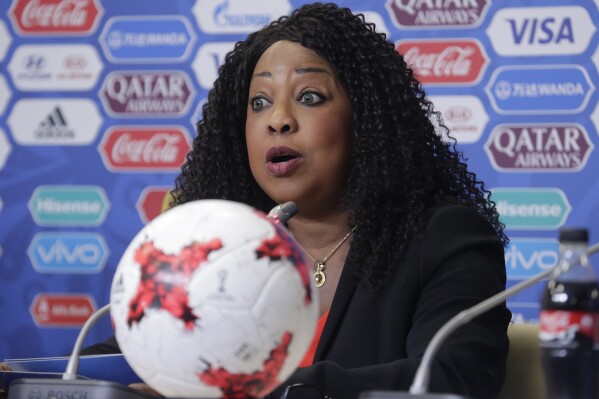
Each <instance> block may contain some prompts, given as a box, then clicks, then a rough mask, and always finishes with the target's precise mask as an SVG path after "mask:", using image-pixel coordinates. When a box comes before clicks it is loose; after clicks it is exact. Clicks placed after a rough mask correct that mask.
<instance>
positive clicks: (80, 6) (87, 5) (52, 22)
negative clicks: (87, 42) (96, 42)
mask: <svg viewBox="0 0 599 399" xmlns="http://www.w3.org/2000/svg"><path fill="white" fill-rule="evenodd" d="M102 11H103V10H102V7H101V6H100V5H99V3H98V2H97V0H16V1H15V2H14V3H13V5H12V7H11V10H10V12H9V15H10V18H11V20H12V22H13V25H14V27H15V29H16V30H17V31H18V32H19V33H21V34H25V35H48V34H71V35H89V34H91V33H92V32H93V31H94V30H95V28H96V25H97V23H98V21H99V19H100V16H101V14H102Z"/></svg>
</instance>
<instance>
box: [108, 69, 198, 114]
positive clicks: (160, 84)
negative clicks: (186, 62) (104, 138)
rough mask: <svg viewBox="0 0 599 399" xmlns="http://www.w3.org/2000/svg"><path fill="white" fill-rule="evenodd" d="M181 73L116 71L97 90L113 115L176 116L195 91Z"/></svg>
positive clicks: (187, 77) (184, 110) (184, 109)
mask: <svg viewBox="0 0 599 399" xmlns="http://www.w3.org/2000/svg"><path fill="white" fill-rule="evenodd" d="M192 90H193V85H192V84H191V81H190V79H189V76H187V74H186V73H184V72H180V71H130V72H127V71H119V72H113V73H111V74H109V75H108V76H107V77H106V79H105V80H104V85H103V87H102V89H101V90H100V97H101V99H102V102H103V104H104V107H105V109H106V111H107V112H108V113H109V114H111V115H113V116H140V115H144V116H156V117H171V116H172V117H177V116H181V115H184V114H185V113H187V110H188V108H189V106H190V103H191V100H192V99H193V96H194V92H193V91H192Z"/></svg>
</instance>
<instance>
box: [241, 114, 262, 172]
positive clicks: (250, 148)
mask: <svg viewBox="0 0 599 399" xmlns="http://www.w3.org/2000/svg"><path fill="white" fill-rule="evenodd" d="M245 145H246V148H247V153H248V159H249V161H250V168H251V170H252V173H254V172H255V170H254V168H255V167H256V166H257V163H258V162H259V158H260V157H261V155H260V154H261V153H262V152H261V140H259V138H258V135H257V134H256V131H255V126H254V123H252V121H251V120H250V119H247V120H246V123H245Z"/></svg>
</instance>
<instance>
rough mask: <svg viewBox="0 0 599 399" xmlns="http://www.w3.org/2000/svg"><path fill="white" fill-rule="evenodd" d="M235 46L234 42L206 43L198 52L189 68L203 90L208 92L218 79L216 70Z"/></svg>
mask: <svg viewBox="0 0 599 399" xmlns="http://www.w3.org/2000/svg"><path fill="white" fill-rule="evenodd" d="M234 46H235V42H219V43H206V44H204V45H203V46H202V47H200V50H199V51H198V55H197V56H196V58H195V59H194V60H193V63H192V64H191V68H192V69H193V71H194V72H195V74H196V78H197V79H198V82H199V83H200V86H202V88H203V89H205V90H210V89H211V88H212V85H213V84H214V81H215V80H216V78H217V77H218V68H219V67H220V66H221V65H222V64H223V63H224V62H225V56H226V55H227V53H228V52H229V51H231V50H233V47H234Z"/></svg>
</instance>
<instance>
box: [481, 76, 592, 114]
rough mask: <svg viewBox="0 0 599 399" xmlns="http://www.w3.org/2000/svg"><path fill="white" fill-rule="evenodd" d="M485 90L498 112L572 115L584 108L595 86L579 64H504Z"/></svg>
mask: <svg viewBox="0 0 599 399" xmlns="http://www.w3.org/2000/svg"><path fill="white" fill-rule="evenodd" d="M485 90H486V92H487V95H488V96H489V99H490V100H491V104H492V105H493V108H494V109H495V111H496V112H498V113H500V114H514V115H517V114H520V115H524V114H574V113H578V112H581V111H583V110H584V109H585V108H586V106H587V103H588V102H589V98H590V96H591V94H592V93H593V91H594V90H595V86H593V84H592V83H591V80H590V79H589V75H588V73H587V71H586V70H585V69H584V68H582V67H581V66H579V65H538V66H505V67H500V68H497V69H496V70H495V73H493V76H492V77H491V79H490V80H489V84H488V85H487V86H486V88H485Z"/></svg>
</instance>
